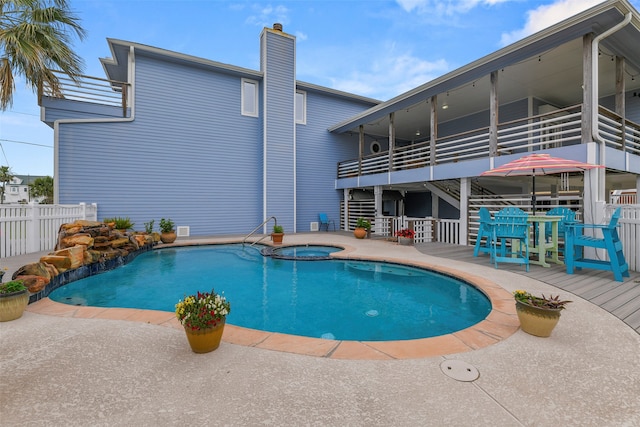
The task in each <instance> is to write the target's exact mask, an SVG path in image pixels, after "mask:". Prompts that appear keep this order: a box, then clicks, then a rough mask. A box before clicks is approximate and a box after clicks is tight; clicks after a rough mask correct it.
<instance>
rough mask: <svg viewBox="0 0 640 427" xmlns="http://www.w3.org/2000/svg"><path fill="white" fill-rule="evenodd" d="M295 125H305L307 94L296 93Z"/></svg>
mask: <svg viewBox="0 0 640 427" xmlns="http://www.w3.org/2000/svg"><path fill="white" fill-rule="evenodd" d="M296 123H300V124H302V125H304V124H307V92H302V91H297V92H296Z"/></svg>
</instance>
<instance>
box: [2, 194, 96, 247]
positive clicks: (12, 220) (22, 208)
mask: <svg viewBox="0 0 640 427" xmlns="http://www.w3.org/2000/svg"><path fill="white" fill-rule="evenodd" d="M97 215H98V205H96V204H95V203H94V204H90V205H87V204H85V203H80V204H79V205H36V204H30V205H15V204H14V205H0V258H5V257H10V256H18V255H24V254H28V253H32V252H40V251H50V250H53V249H54V248H55V246H56V241H57V239H58V231H59V229H60V226H61V225H62V224H65V223H69V222H73V221H76V220H79V219H85V220H89V221H96V220H97Z"/></svg>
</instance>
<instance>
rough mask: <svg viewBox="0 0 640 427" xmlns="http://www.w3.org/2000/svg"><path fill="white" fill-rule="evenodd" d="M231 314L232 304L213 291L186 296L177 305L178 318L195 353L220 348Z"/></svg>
mask: <svg viewBox="0 0 640 427" xmlns="http://www.w3.org/2000/svg"><path fill="white" fill-rule="evenodd" d="M230 312H231V304H229V302H228V301H227V299H226V298H225V297H224V296H223V295H220V294H216V293H215V291H214V290H213V289H212V290H211V292H200V291H198V293H197V294H196V295H189V296H185V297H184V299H183V300H180V301H178V303H177V304H176V317H177V318H178V320H179V321H180V324H182V326H183V327H184V331H185V333H186V334H187V340H188V341H189V345H190V346H191V350H193V352H194V353H208V352H210V351H213V350H215V349H216V348H218V346H219V345H220V340H221V339H222V332H223V330H224V324H225V321H226V318H227V315H228V314H229V313H230Z"/></svg>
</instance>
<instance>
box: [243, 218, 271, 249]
mask: <svg viewBox="0 0 640 427" xmlns="http://www.w3.org/2000/svg"><path fill="white" fill-rule="evenodd" d="M271 220H273V222H274V224H273V226H274V227H275V226H276V225H278V220H277V219H276V217H275V216H270V217H269V218H267V219H265V220H264V221H262V224H260V225H259V226H257V227H256V228H254V229H253V230H252V231H251V233H249V234H247V235H246V236H244V239H242V245H243V246H244V244H245V243H246V241H247V239H248V238H249V237H251V236H252V235H253V234H254V233H255V232H256V231H258V230H259V229H260V227H263V226H264V225H265V224H266V223H267V222H269V221H271ZM266 237H267V236H262V237H261V238H260V239H258V240H256V241H255V242H253V243H251V245H249V246H253V245H255V244H256V243H258V242H260V241H261V240H262V239H265V238H266Z"/></svg>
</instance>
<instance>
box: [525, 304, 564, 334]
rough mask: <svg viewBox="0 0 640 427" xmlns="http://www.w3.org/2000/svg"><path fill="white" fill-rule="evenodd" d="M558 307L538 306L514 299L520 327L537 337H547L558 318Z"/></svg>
mask: <svg viewBox="0 0 640 427" xmlns="http://www.w3.org/2000/svg"><path fill="white" fill-rule="evenodd" d="M560 311H562V310H560V309H552V308H540V307H534V306H531V305H529V304H525V303H523V302H520V301H517V300H516V312H517V313H518V319H519V320H520V328H521V329H522V330H523V331H525V332H526V333H528V334H531V335H535V336H537V337H548V336H550V335H551V331H553V328H555V327H556V325H557V324H558V320H560Z"/></svg>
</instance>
